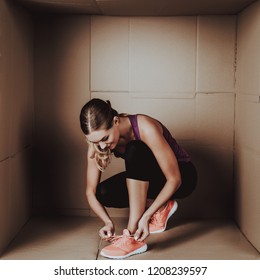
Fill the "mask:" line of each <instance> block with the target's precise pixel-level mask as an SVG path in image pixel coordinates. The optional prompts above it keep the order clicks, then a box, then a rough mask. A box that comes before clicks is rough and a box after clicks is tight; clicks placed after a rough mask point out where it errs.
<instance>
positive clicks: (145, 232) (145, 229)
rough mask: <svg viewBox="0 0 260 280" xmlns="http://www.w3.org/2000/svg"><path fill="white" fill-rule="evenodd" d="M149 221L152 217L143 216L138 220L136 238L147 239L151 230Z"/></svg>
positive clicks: (138, 239) (139, 239)
mask: <svg viewBox="0 0 260 280" xmlns="http://www.w3.org/2000/svg"><path fill="white" fill-rule="evenodd" d="M149 221H150V218H148V217H146V216H143V217H142V218H141V219H140V220H139V222H138V229H137V230H136V232H135V235H134V238H135V240H137V241H143V240H145V239H146V238H147V237H148V236H149V234H150V232H149Z"/></svg>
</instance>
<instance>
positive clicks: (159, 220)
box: [150, 208, 165, 225]
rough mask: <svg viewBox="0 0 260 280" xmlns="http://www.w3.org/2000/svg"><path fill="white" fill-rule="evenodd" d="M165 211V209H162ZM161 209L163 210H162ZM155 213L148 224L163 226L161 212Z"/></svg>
mask: <svg viewBox="0 0 260 280" xmlns="http://www.w3.org/2000/svg"><path fill="white" fill-rule="evenodd" d="M164 209H165V208H164ZM164 209H163V210H164ZM163 210H161V211H156V212H155V213H154V214H153V216H152V218H151V220H150V224H156V225H163V223H164V221H163V215H162V211H163Z"/></svg>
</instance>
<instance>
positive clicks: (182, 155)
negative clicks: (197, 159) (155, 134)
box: [128, 115, 191, 162]
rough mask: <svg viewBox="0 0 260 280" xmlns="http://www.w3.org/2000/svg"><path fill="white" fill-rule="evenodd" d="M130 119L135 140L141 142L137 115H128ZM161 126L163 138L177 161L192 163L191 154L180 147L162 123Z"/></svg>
mask: <svg viewBox="0 0 260 280" xmlns="http://www.w3.org/2000/svg"><path fill="white" fill-rule="evenodd" d="M128 118H129V120H130V122H131V125H132V128H133V132H134V136H135V139H136V140H141V137H140V132H139V128H138V122H137V115H128ZM160 124H161V126H162V129H163V136H164V138H165V139H166V141H167V143H168V144H169V145H170V147H171V148H172V150H173V152H174V154H175V156H176V158H177V160H178V161H186V162H187V161H190V160H191V158H190V156H189V154H188V153H187V152H186V151H185V150H184V149H183V148H182V147H181V146H179V145H178V143H177V142H176V140H175V139H174V138H173V137H172V135H171V133H170V131H169V130H168V129H167V128H166V127H165V126H164V125H163V124H162V123H160Z"/></svg>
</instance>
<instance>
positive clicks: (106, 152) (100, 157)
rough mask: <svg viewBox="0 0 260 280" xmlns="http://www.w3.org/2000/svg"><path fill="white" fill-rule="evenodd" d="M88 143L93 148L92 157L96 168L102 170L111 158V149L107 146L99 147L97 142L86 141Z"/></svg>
mask: <svg viewBox="0 0 260 280" xmlns="http://www.w3.org/2000/svg"><path fill="white" fill-rule="evenodd" d="M87 143H88V145H89V146H90V147H91V148H92V149H93V150H94V158H95V161H96V164H97V168H98V169H99V170H100V171H101V172H104V171H105V169H106V168H107V167H108V165H109V163H110V162H111V160H112V155H113V153H112V151H111V150H110V149H109V148H105V149H101V148H100V147H99V145H98V144H94V143H91V142H89V141H87Z"/></svg>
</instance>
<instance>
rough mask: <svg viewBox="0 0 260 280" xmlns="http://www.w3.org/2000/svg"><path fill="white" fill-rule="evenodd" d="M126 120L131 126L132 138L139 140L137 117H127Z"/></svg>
mask: <svg viewBox="0 0 260 280" xmlns="http://www.w3.org/2000/svg"><path fill="white" fill-rule="evenodd" d="M128 118H129V120H130V122H131V126H132V129H133V132H134V136H135V139H136V140H141V137H140V132H139V128H138V122H137V115H128Z"/></svg>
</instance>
